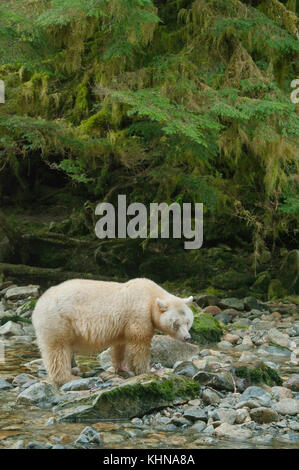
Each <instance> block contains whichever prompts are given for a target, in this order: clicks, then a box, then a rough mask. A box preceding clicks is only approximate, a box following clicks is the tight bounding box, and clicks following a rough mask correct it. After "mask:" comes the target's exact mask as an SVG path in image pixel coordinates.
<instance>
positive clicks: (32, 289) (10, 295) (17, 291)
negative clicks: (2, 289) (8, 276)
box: [4, 286, 39, 300]
mask: <svg viewBox="0 0 299 470" xmlns="http://www.w3.org/2000/svg"><path fill="white" fill-rule="evenodd" d="M38 296H39V286H25V287H14V288H11V289H9V290H8V291H7V292H6V294H5V295H4V298H5V299H6V300H19V299H26V298H27V297H34V298H37V297H38Z"/></svg>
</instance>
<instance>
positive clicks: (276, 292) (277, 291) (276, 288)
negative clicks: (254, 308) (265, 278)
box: [268, 279, 287, 300]
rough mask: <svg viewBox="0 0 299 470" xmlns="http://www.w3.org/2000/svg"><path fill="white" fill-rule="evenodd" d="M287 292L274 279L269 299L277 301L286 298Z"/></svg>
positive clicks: (269, 289)
mask: <svg viewBox="0 0 299 470" xmlns="http://www.w3.org/2000/svg"><path fill="white" fill-rule="evenodd" d="M286 293H287V292H286V290H285V288H284V287H283V285H282V283H281V282H280V281H279V280H278V279H272V281H271V282H270V284H269V287H268V299H269V300H275V299H281V298H283V297H285V295H286Z"/></svg>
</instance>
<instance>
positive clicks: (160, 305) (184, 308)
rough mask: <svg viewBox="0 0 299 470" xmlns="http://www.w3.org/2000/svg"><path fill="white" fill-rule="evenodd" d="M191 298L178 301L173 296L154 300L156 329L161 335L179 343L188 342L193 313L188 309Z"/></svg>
mask: <svg viewBox="0 0 299 470" xmlns="http://www.w3.org/2000/svg"><path fill="white" fill-rule="evenodd" d="M192 302H193V297H192V296H191V297H188V298H187V299H180V298H179V297H175V296H173V295H169V297H166V298H163V299H159V298H157V299H156V306H155V307H156V311H157V316H156V319H157V327H158V329H159V330H161V331H162V332H163V333H166V334H168V335H169V336H172V337H173V338H175V339H177V340H179V341H188V340H189V339H190V338H191V336H190V333H189V330H190V328H191V326H192V323H193V313H192V310H191V309H190V308H189V307H188V305H190V304H191V303H192Z"/></svg>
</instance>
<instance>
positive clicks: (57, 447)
mask: <svg viewBox="0 0 299 470" xmlns="http://www.w3.org/2000/svg"><path fill="white" fill-rule="evenodd" d="M51 449H69V447H66V446H63V445H62V444H55V445H54V446H52V447H51Z"/></svg>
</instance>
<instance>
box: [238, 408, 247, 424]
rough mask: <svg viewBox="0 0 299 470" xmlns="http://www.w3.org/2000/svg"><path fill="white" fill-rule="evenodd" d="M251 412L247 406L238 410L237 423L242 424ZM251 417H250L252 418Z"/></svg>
mask: <svg viewBox="0 0 299 470" xmlns="http://www.w3.org/2000/svg"><path fill="white" fill-rule="evenodd" d="M248 417H249V413H248V411H247V410H246V408H240V409H238V410H236V424H242V423H244V422H245V421H246V420H248ZM250 419H251V418H249V420H250Z"/></svg>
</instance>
